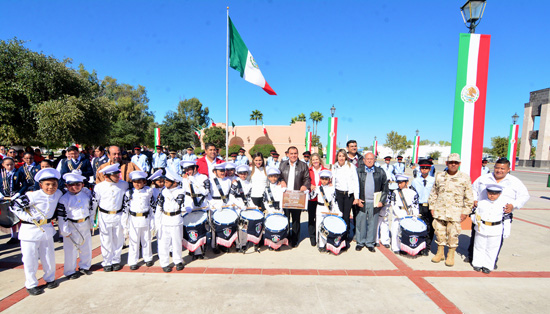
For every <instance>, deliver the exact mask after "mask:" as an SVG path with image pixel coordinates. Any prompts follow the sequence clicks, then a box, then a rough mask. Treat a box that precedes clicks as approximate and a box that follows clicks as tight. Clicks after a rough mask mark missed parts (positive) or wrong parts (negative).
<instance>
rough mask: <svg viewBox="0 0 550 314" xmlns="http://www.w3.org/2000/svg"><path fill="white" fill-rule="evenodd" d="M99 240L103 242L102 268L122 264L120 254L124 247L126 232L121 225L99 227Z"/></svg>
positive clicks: (102, 225) (101, 225)
mask: <svg viewBox="0 0 550 314" xmlns="http://www.w3.org/2000/svg"><path fill="white" fill-rule="evenodd" d="M99 240H101V255H102V256H103V262H102V263H101V265H102V266H111V265H113V264H119V263H120V254H121V253H122V246H123V245H124V231H123V229H122V226H121V225H120V224H115V225H106V224H105V223H103V224H101V223H100V225H99Z"/></svg>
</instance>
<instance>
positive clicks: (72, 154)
mask: <svg viewBox="0 0 550 314" xmlns="http://www.w3.org/2000/svg"><path fill="white" fill-rule="evenodd" d="M57 168H58V169H57V171H59V173H61V179H60V180H59V189H62V188H63V187H65V180H63V175H64V174H65V173H67V172H71V171H73V170H80V171H81V172H82V176H84V178H86V179H85V180H84V184H86V185H87V184H88V180H89V179H90V177H92V176H93V175H94V172H93V170H92V164H91V163H90V160H89V159H87V158H84V157H82V156H81V155H80V153H79V152H78V148H77V147H76V146H70V147H69V148H67V159H66V160H64V161H62V162H60V163H59V165H58V166H57Z"/></svg>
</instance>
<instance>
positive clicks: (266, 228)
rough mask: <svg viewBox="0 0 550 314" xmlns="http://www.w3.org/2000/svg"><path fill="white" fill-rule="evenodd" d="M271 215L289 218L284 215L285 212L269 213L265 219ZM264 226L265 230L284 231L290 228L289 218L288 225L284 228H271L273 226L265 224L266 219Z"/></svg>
mask: <svg viewBox="0 0 550 314" xmlns="http://www.w3.org/2000/svg"><path fill="white" fill-rule="evenodd" d="M270 216H283V217H284V218H287V217H286V216H285V215H283V214H279V213H271V214H269V215H267V216H266V217H265V220H267V218H269V217H270ZM287 219H288V218H287ZM264 228H265V230H269V231H270V232H280V231H283V230H285V229H288V220H287V222H286V227H284V228H282V229H276V230H275V229H271V228H269V227H268V226H267V225H266V224H265V221H264Z"/></svg>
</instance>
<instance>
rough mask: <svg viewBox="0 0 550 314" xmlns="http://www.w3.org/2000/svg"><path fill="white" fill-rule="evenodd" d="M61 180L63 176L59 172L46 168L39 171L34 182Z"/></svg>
mask: <svg viewBox="0 0 550 314" xmlns="http://www.w3.org/2000/svg"><path fill="white" fill-rule="evenodd" d="M59 178H61V174H60V173H59V171H57V170H55V169H54V168H46V169H42V170H40V171H38V172H37V173H36V174H35V175H34V181H38V182H40V181H42V180H48V179H57V180H59Z"/></svg>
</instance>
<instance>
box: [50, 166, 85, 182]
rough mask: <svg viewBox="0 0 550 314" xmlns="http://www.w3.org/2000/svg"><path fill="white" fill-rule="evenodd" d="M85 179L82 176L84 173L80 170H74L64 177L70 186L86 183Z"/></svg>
mask: <svg viewBox="0 0 550 314" xmlns="http://www.w3.org/2000/svg"><path fill="white" fill-rule="evenodd" d="M46 169H48V168H46ZM84 179H86V178H84V177H83V176H82V171H80V170H78V169H76V170H73V171H71V172H67V173H65V174H64V175H63V180H65V182H67V183H68V184H71V183H81V182H84Z"/></svg>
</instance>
